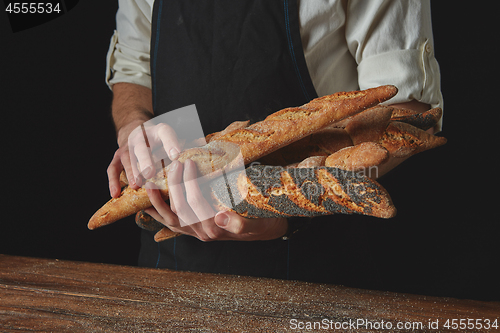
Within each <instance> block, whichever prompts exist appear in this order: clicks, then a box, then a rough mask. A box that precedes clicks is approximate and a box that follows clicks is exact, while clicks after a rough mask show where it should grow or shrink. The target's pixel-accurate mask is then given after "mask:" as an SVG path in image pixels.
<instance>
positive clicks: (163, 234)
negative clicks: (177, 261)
mask: <svg viewBox="0 0 500 333" xmlns="http://www.w3.org/2000/svg"><path fill="white" fill-rule="evenodd" d="M181 235H182V234H181V233H178V232H173V231H172V230H170V229H169V228H167V227H163V228H162V229H161V230H160V231H158V232H157V233H156V234H155V237H154V239H155V242H158V243H159V242H163V241H165V240H167V239H170V238H174V237H177V236H181Z"/></svg>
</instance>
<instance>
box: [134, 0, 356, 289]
mask: <svg viewBox="0 0 500 333" xmlns="http://www.w3.org/2000/svg"><path fill="white" fill-rule="evenodd" d="M151 75H152V85H153V106H154V111H155V115H159V114H161V113H165V112H168V111H171V110H174V109H177V108H180V107H183V106H186V105H191V104H195V105H196V108H197V110H198V113H199V117H200V120H201V123H202V127H203V130H204V133H205V134H208V133H212V132H216V131H220V130H222V129H223V128H225V127H226V126H227V125H229V124H230V123H231V122H233V121H236V120H247V119H250V120H251V121H252V122H255V121H259V120H262V119H264V118H265V117H266V116H267V115H269V114H270V113H272V112H275V111H277V110H280V109H283V108H286V107H290V106H298V105H302V104H304V103H307V102H308V101H309V100H311V99H313V98H315V97H317V95H316V91H315V89H314V86H313V84H312V81H311V78H310V76H309V72H308V70H307V66H306V62H305V58H304V53H303V49H302V44H301V39H300V31H299V17H298V8H297V3H296V0H237V1H235V0H204V1H199V0H168V1H167V0H157V1H155V4H154V10H153V25H152V39H151ZM331 219H332V217H324V218H322V219H317V222H316V221H315V223H314V224H313V225H312V226H311V227H310V228H308V229H307V230H306V231H304V232H303V234H301V235H300V234H299V235H298V236H297V237H296V238H294V239H292V240H290V241H284V240H282V239H277V240H272V241H256V242H238V241H216V242H202V241H199V240H198V239H196V238H194V237H190V236H181V237H177V238H175V239H172V240H167V241H164V242H161V243H159V244H157V243H155V242H154V240H153V234H152V233H150V232H147V231H143V234H142V240H141V241H142V247H141V253H140V258H139V264H140V265H141V266H148V267H159V268H170V269H178V270H191V271H199V272H212V273H227V274H239V275H251V276H265V277H273V278H280V279H301V280H309V281H321V282H332V281H331V280H332V279H331V278H332V277H333V276H337V277H338V271H339V269H338V268H339V267H340V265H342V262H338V261H337V262H335V263H333V262H327V261H328V260H329V259H328V258H329V255H330V254H329V252H332V251H335V250H336V246H338V245H335V238H339V235H331V234H330V235H329V233H331V232H333V231H329V230H328V228H329V225H330V226H331V225H332V222H331ZM346 223H347V224H348V223H349V222H346ZM325 228H326V229H325ZM344 231H345V230H344ZM358 235H359V234H358ZM329 236H331V237H329ZM318 242H323V243H325V242H326V244H324V245H323V246H321V245H320V244H318ZM327 252H328V253H327ZM325 260H326V262H325ZM337 265H339V266H338V267H337ZM321 266H322V267H321ZM343 269H345V267H343ZM335 272H337V273H335ZM333 282H338V280H336V281H333Z"/></svg>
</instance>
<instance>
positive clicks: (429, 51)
mask: <svg viewBox="0 0 500 333" xmlns="http://www.w3.org/2000/svg"><path fill="white" fill-rule="evenodd" d="M425 51H426V52H427V53H431V51H432V46H431V44H427V45H425Z"/></svg>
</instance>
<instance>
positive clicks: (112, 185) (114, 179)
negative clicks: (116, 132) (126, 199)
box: [106, 149, 123, 198]
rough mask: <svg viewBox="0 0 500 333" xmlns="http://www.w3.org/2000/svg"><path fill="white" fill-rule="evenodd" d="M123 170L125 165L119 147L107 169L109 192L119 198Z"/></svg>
mask: <svg viewBox="0 0 500 333" xmlns="http://www.w3.org/2000/svg"><path fill="white" fill-rule="evenodd" d="M122 170H123V165H122V163H121V159H120V150H119V149H118V150H117V151H116V152H115V154H114V155H113V159H112V160H111V163H110V164H109V166H108V169H107V170H106V172H107V174H108V183H109V193H110V194H111V197H113V198H117V197H118V196H119V195H120V193H121V190H120V189H121V186H120V173H121V172H122Z"/></svg>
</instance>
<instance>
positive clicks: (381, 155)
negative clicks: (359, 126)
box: [325, 142, 389, 172]
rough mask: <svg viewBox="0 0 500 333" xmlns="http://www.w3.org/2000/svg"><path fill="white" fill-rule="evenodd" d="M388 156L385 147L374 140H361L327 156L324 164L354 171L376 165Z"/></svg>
mask: <svg viewBox="0 0 500 333" xmlns="http://www.w3.org/2000/svg"><path fill="white" fill-rule="evenodd" d="M388 158H389V153H388V151H387V149H385V148H384V147H382V146H381V145H379V144H377V143H375V142H363V143H360V144H358V145H356V146H352V147H347V148H344V149H341V150H339V151H337V152H336V153H333V154H332V155H330V156H328V158H327V159H326V161H325V166H327V167H332V168H340V169H343V170H350V171H354V172H359V171H364V170H365V169H368V168H370V167H376V166H379V165H381V164H382V163H384V162H385V161H386V160H387V159H388Z"/></svg>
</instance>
